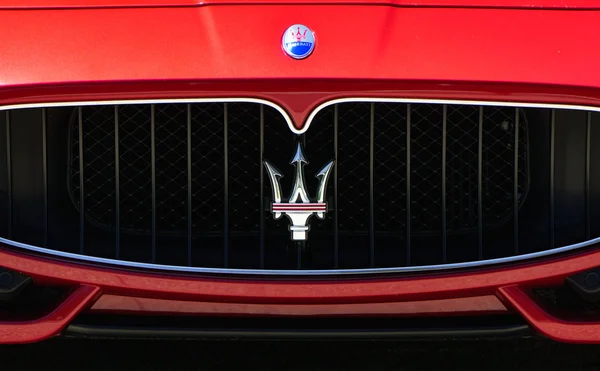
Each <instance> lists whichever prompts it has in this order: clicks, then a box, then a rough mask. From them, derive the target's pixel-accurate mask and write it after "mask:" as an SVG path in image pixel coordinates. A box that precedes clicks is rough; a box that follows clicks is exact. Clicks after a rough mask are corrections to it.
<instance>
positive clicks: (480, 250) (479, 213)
mask: <svg viewBox="0 0 600 371" xmlns="http://www.w3.org/2000/svg"><path fill="white" fill-rule="evenodd" d="M477 258H478V259H479V260H482V259H483V107H479V123H478V125H477Z"/></svg>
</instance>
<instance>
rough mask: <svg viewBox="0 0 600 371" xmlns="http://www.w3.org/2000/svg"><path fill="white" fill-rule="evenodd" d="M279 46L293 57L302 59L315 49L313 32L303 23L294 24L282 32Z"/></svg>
mask: <svg viewBox="0 0 600 371" xmlns="http://www.w3.org/2000/svg"><path fill="white" fill-rule="evenodd" d="M281 47H282V48H283V51H284V52H285V54H287V55H289V56H290V57H292V58H294V59H304V58H306V57H308V56H309V55H311V54H312V52H313V50H314V49H315V34H314V32H313V31H312V30H311V29H310V28H308V27H306V26H305V25H303V24H294V25H292V26H290V27H288V29H287V30H285V32H284V33H283V38H282V39H281Z"/></svg>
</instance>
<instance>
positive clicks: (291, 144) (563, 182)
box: [0, 103, 600, 270]
mask: <svg viewBox="0 0 600 371" xmlns="http://www.w3.org/2000/svg"><path fill="white" fill-rule="evenodd" d="M597 121H598V117H597V115H596V114H591V113H589V114H588V113H586V112H583V111H571V110H551V109H523V108H510V107H487V106H485V107H484V106H470V105H439V104H411V105H409V104H400V103H373V104H372V103H344V104H338V105H333V106H330V107H328V108H326V109H324V110H322V111H321V112H319V113H318V114H317V116H316V117H315V119H314V121H313V122H312V124H311V127H310V129H309V130H308V131H307V133H306V134H304V135H301V136H296V135H294V134H292V133H291V131H290V130H289V128H288V127H287V124H286V122H285V120H284V118H283V117H282V116H281V114H279V112H277V111H276V110H275V109H273V108H271V107H268V106H264V105H260V104H250V103H226V104H225V103H202V104H200V103H198V104H155V105H147V104H145V105H120V106H112V105H111V106H102V105H99V106H82V107H62V108H47V109H21V110H12V111H7V112H5V113H4V114H2V115H1V118H0V129H1V130H0V192H1V194H0V196H1V197H0V233H1V236H3V237H5V238H8V239H11V240H15V241H18V242H23V243H27V244H31V245H34V246H43V247H48V248H50V249H54V250H60V251H65V252H73V253H80V254H84V255H88V256H95V257H105V258H113V259H121V260H127V261H134V262H146V263H147V262H153V263H157V264H168V265H179V266H193V267H227V268H247V269H261V268H265V269H324V270H327V269H334V268H342V269H344V268H369V267H406V266H421V265H432V264H446V263H461V262H471V261H477V260H485V259H491V258H499V257H510V256H515V255H520V254H526V253H531V252H538V251H545V250H549V249H552V248H555V247H559V246H564V245H569V244H573V243H577V242H581V241H585V240H588V239H590V238H592V237H595V236H598V235H600V233H599V232H600V224H599V218H598V216H599V215H598V213H599V211H597V209H598V208H595V207H593V205H594V204H595V203H596V202H600V200H598V197H599V196H598V194H600V173H599V172H597V171H594V169H595V166H594V163H595V161H597V160H598V159H599V157H600V153H599V152H598V149H597V148H599V146H600V130H596V128H595V126H594V124H595V123H596V122H597ZM296 141H301V142H303V144H304V147H305V153H306V156H307V159H308V160H309V162H310V163H309V164H308V165H307V166H306V181H307V188H308V191H309V193H310V194H311V195H312V196H315V192H316V189H317V185H318V180H317V179H316V178H315V177H314V174H315V173H316V172H317V171H318V170H319V169H320V168H321V167H322V166H323V165H324V164H325V163H327V162H328V161H329V160H331V159H336V165H335V167H334V173H333V175H332V177H331V179H330V182H329V185H328V191H327V192H328V193H327V202H328V209H329V211H328V213H327V214H326V217H325V219H324V220H320V219H317V218H316V217H312V218H311V220H310V225H311V230H310V232H309V234H308V241H306V242H302V243H298V242H293V241H291V239H290V235H289V231H288V226H289V221H288V219H287V218H286V217H283V218H282V219H280V220H274V219H273V216H272V214H271V213H270V211H269V210H270V203H271V201H272V200H271V189H270V184H269V180H268V178H267V176H266V174H265V172H264V168H263V166H262V161H263V160H265V159H267V160H269V161H270V162H271V163H273V165H275V166H276V167H277V168H278V169H280V170H281V171H282V172H283V173H284V174H285V176H284V177H283V178H282V179H281V183H282V189H283V193H284V197H287V196H288V193H289V190H290V189H291V186H292V181H293V174H294V169H293V167H292V166H291V165H290V164H289V160H290V158H291V157H292V155H293V153H294V150H295V143H296ZM588 201H589V202H588Z"/></svg>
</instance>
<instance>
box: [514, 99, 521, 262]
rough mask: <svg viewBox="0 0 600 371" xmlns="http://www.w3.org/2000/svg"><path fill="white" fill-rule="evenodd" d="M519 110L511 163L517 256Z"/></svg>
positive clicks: (517, 250)
mask: <svg viewBox="0 0 600 371" xmlns="http://www.w3.org/2000/svg"><path fill="white" fill-rule="evenodd" d="M520 118H521V115H519V109H518V108H517V109H515V125H514V129H515V134H514V135H515V143H514V150H513V152H514V163H513V223H514V225H513V233H514V249H515V250H514V252H515V254H519V130H520V126H519V123H520Z"/></svg>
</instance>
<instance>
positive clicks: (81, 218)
mask: <svg viewBox="0 0 600 371" xmlns="http://www.w3.org/2000/svg"><path fill="white" fill-rule="evenodd" d="M77 115H78V121H77V123H78V135H79V253H80V254H83V253H84V252H85V202H84V201H85V189H84V186H83V184H84V179H85V177H84V170H83V108H82V107H79V109H78V112H77Z"/></svg>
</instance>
